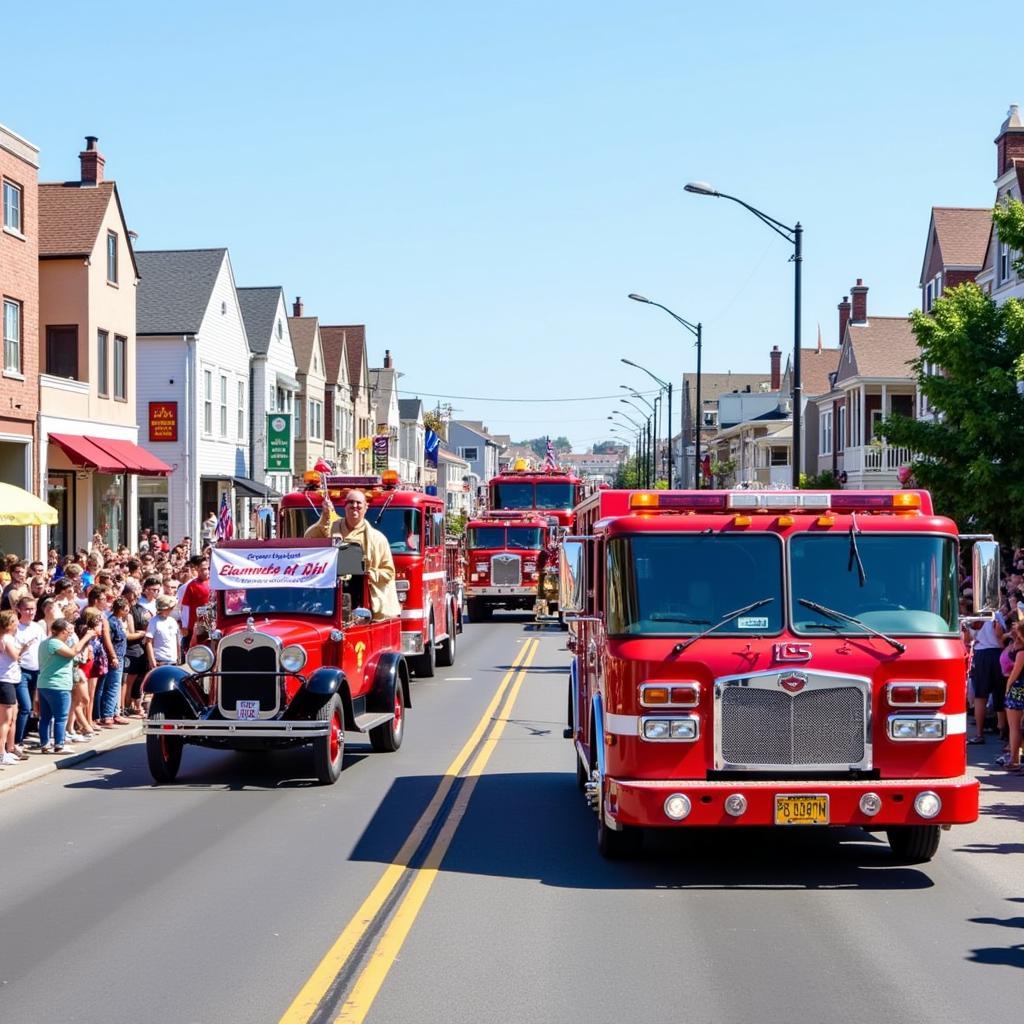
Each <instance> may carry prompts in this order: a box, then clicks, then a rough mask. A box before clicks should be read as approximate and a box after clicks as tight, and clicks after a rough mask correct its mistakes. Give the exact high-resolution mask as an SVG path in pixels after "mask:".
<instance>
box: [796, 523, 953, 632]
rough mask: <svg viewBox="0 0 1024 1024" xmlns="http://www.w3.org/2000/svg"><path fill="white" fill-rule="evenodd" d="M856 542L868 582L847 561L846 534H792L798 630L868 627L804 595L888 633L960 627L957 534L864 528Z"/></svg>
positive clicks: (852, 630)
mask: <svg viewBox="0 0 1024 1024" xmlns="http://www.w3.org/2000/svg"><path fill="white" fill-rule="evenodd" d="M857 548H858V551H859V554H860V558H861V562H862V563H863V566H864V581H863V585H861V580H860V577H859V574H858V572H857V570H856V565H851V564H850V541H849V538H848V537H847V535H846V534H843V535H841V536H840V535H829V536H820V535H814V534H801V535H798V536H795V537H792V538H790V542H789V560H790V578H791V580H792V588H793V607H792V609H791V614H792V616H793V629H794V631H795V632H798V633H808V634H810V633H821V632H823V631H825V630H828V631H830V632H839V633H847V634H850V635H856V634H858V633H859V634H862V635H863V633H864V630H863V629H861V628H859V626H858V625H856V624H855V623H849V622H837V621H836V620H835V619H834V618H829V617H828V616H827V615H824V614H822V613H821V612H819V611H815V610H814V609H810V608H807V607H806V606H804V605H801V604H799V603H798V601H799V599H801V598H802V599H804V600H808V601H813V602H815V603H818V604H821V605H824V606H826V607H828V608H832V609H835V610H836V611H839V612H842V613H844V614H845V615H850V616H853V617H854V618H857V619H860V620H861V621H862V622H864V624H865V625H867V626H871V627H873V628H874V629H877V630H881V631H883V632H885V633H894V634H901V635H907V634H915V633H917V634H926V635H935V634H947V635H948V634H951V633H956V632H957V629H958V618H957V616H958V613H959V609H958V607H957V598H956V545H955V544H954V542H953V540H952V538H950V537H936V536H931V537H927V536H913V535H908V534H906V533H898V534H880V533H864V532H861V533H859V534H857Z"/></svg>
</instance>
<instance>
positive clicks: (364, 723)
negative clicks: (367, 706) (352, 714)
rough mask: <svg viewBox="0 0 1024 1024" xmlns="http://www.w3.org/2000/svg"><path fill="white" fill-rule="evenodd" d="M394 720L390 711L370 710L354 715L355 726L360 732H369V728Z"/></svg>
mask: <svg viewBox="0 0 1024 1024" xmlns="http://www.w3.org/2000/svg"><path fill="white" fill-rule="evenodd" d="M394 720H395V716H394V714H393V713H391V712H388V711H370V712H367V713H366V714H365V715H356V728H357V729H358V730H359V731H360V732H369V731H370V730H371V729H376V728H377V726H378V725H385V724H386V723H388V722H393V721H394Z"/></svg>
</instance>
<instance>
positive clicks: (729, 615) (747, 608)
mask: <svg viewBox="0 0 1024 1024" xmlns="http://www.w3.org/2000/svg"><path fill="white" fill-rule="evenodd" d="M774 600H775V598H774V597H762V598H761V600H760V601H754V602H753V603H751V604H745V605H744V606H743V607H742V608H736V609H735V610H733V611H731V612H726V613H725V615H723V616H722V617H721V618H720V619H719V620H718V621H717V622H716V623H715V624H714V625H713V626H708V628H707V629H705V630H703V631H702V632H700V633H698V634H697V635H696V636H691V637H690V639H689V640H687V641H686V642H685V643H684V642H682V641H681V642H680V643H678V644H676V646H675V648H674V650H675V652H676V654H682V653H683V651H685V650H686V648H687V647H689V646H690V644H695V643H696V642H697V641H698V640H700V639H702V638H703V637H706V636H707V635H708V634H709V633H714V631H715V630H716V629H721V627H722V626H724V625H725V624H726V623H727V622H729V621H730V620H731V619H735V618H737V617H738V616H740V615H744V614H746V613H747V612H752V611H753V610H754V609H755V608H760V607H761V606H762V605H766V604H771V603H772V601H774Z"/></svg>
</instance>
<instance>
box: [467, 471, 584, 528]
mask: <svg viewBox="0 0 1024 1024" xmlns="http://www.w3.org/2000/svg"><path fill="white" fill-rule="evenodd" d="M583 491H584V488H583V481H582V480H580V478H579V477H578V476H576V474H575V473H571V472H569V471H568V470H564V469H520V468H513V469H509V470H506V471H505V472H504V473H499V474H498V475H497V476H494V477H491V479H490V481H489V483H488V485H487V507H488V509H489V510H490V511H492V512H501V511H506V510H508V511H520V512H539V513H540V514H541V515H544V516H554V517H555V518H557V519H558V522H559V525H560V526H565V527H568V528H569V529H572V528H573V524H574V523H575V512H574V509H575V508H576V506H577V505H578V504H579V502H580V501H581V500H582V499H583V496H584V495H583Z"/></svg>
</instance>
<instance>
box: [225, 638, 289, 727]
mask: <svg viewBox="0 0 1024 1024" xmlns="http://www.w3.org/2000/svg"><path fill="white" fill-rule="evenodd" d="M220 669H221V672H222V673H224V674H223V675H222V676H221V677H220V708H221V711H222V712H223V713H224V714H225V715H234V714H235V713H236V711H237V708H238V702H239V701H240V700H258V701H259V702H260V711H266V712H272V711H276V710H277V705H278V692H279V679H278V675H277V673H278V671H279V670H278V667H277V651H276V650H275V648H273V647H254V648H252V649H251V650H246V649H245V648H244V647H226V648H225V647H222V648H221V651H220ZM236 673H237V674H236Z"/></svg>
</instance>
